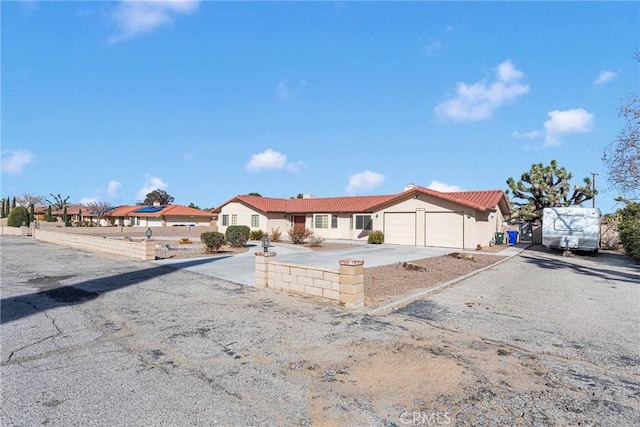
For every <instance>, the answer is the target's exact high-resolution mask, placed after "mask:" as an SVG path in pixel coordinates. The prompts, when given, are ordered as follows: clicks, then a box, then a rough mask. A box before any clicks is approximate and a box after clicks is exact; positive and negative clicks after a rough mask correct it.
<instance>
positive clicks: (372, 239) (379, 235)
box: [367, 230, 384, 245]
mask: <svg viewBox="0 0 640 427" xmlns="http://www.w3.org/2000/svg"><path fill="white" fill-rule="evenodd" d="M367 243H369V244H372V245H381V244H383V243H384V233H383V232H382V231H379V230H375V231H372V232H371V233H369V238H368V239H367Z"/></svg>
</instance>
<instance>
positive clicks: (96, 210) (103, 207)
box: [84, 201, 111, 227]
mask: <svg viewBox="0 0 640 427" xmlns="http://www.w3.org/2000/svg"><path fill="white" fill-rule="evenodd" d="M84 206H85V207H86V208H87V210H86V212H88V213H91V214H93V215H95V216H96V219H97V220H98V227H99V226H100V220H101V219H102V218H103V217H104V214H105V213H107V212H108V211H110V210H111V205H110V204H109V202H100V201H94V202H87V203H85V204H84Z"/></svg>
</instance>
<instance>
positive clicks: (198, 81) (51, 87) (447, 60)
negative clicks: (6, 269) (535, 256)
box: [0, 1, 640, 212]
mask: <svg viewBox="0 0 640 427" xmlns="http://www.w3.org/2000/svg"><path fill="white" fill-rule="evenodd" d="M1 12H2V16H1V19H2V34H1V35H2V76H1V77H2V88H1V89H2V148H1V151H2V175H1V178H2V183H1V190H0V194H1V195H2V197H7V196H10V197H12V196H18V197H19V196H21V195H23V194H25V193H29V194H36V195H43V196H48V195H49V194H50V193H54V194H58V193H61V194H62V195H63V196H67V195H68V196H70V201H73V202H81V201H88V200H99V201H108V202H110V203H112V204H113V205H121V204H133V203H135V202H136V200H141V199H143V198H144V196H145V194H146V193H148V192H150V191H152V190H153V189H155V188H160V189H163V190H165V191H167V192H168V193H169V194H171V195H173V196H174V197H175V203H179V204H184V205H188V204H189V203H191V202H193V203H195V204H196V205H198V206H200V207H203V208H205V207H206V208H209V207H215V206H218V205H220V204H221V203H223V202H225V201H226V200H228V199H230V198H231V197H233V196H235V195H237V194H246V193H250V192H258V193H260V194H262V195H263V196H269V197H284V198H288V197H291V196H296V195H297V194H298V193H309V194H314V195H316V196H317V197H333V196H343V195H367V194H393V193H398V192H400V191H402V190H403V188H404V187H405V185H406V184H408V183H414V184H417V185H422V186H425V187H430V188H434V189H436V190H448V191H456V190H490V189H506V188H507V187H506V183H505V181H506V180H507V178H509V177H515V178H519V177H520V175H521V174H522V173H523V172H525V171H528V170H529V168H530V166H531V164H532V163H538V162H542V163H544V164H548V163H549V162H550V161H551V160H552V159H556V160H557V161H558V163H559V164H560V165H561V166H564V167H566V168H567V170H569V171H570V172H572V173H573V175H574V178H573V180H572V184H578V183H581V180H582V178H584V177H586V176H589V177H591V173H597V174H598V175H597V177H596V185H597V187H598V189H599V190H600V191H601V194H600V195H599V196H598V198H597V206H599V207H600V208H601V209H602V210H603V212H610V211H612V210H614V209H615V207H617V206H618V205H617V204H615V202H613V198H614V197H615V196H616V195H617V193H616V192H615V191H613V190H611V189H610V188H609V185H608V183H607V180H606V170H605V168H604V166H603V164H602V161H601V157H602V149H603V148H604V146H605V145H606V144H608V143H609V142H611V141H612V140H614V139H615V138H616V135H617V134H618V132H619V131H620V130H621V129H622V127H623V125H624V122H623V121H622V119H620V118H619V117H618V115H617V108H618V107H619V106H620V105H621V102H622V99H623V98H624V97H625V96H626V95H628V94H629V93H631V92H634V91H635V92H637V91H638V84H639V67H638V65H639V64H638V62H637V60H636V59H635V58H634V53H635V52H636V51H638V50H639V46H638V43H639V31H640V30H639V29H640V18H639V17H640V4H639V3H637V2H351V1H342V2H308V1H307V2H302V1H300V2H266V1H264V2H214V1H207V2H197V1H171V2H152V3H146V2H132V1H126V2H102V1H101V2H49V1H41V2H35V1H16V2H6V1H5V2H2V3H1ZM589 206H590V202H589Z"/></svg>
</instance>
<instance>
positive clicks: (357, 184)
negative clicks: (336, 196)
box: [347, 170, 384, 194]
mask: <svg viewBox="0 0 640 427" xmlns="http://www.w3.org/2000/svg"><path fill="white" fill-rule="evenodd" d="M382 182H384V175H381V174H379V173H377V172H371V171H369V170H366V171H364V172H359V173H357V174H355V175H351V176H350V177H349V185H347V193H349V194H354V193H357V192H359V191H368V190H371V189H373V188H375V187H377V186H378V185H380V184H382Z"/></svg>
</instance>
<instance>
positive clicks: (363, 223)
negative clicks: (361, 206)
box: [354, 215, 373, 230]
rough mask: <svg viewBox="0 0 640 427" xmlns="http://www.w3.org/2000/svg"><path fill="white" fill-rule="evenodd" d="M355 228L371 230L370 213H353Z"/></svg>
mask: <svg viewBox="0 0 640 427" xmlns="http://www.w3.org/2000/svg"><path fill="white" fill-rule="evenodd" d="M354 219H355V229H356V230H373V221H372V220H371V215H355V216H354Z"/></svg>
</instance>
